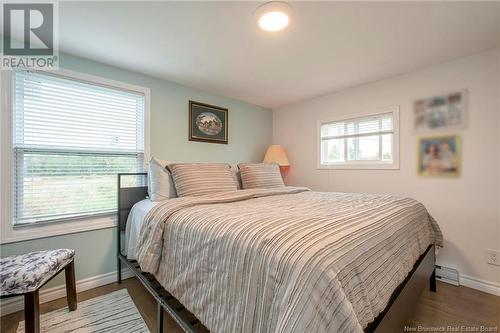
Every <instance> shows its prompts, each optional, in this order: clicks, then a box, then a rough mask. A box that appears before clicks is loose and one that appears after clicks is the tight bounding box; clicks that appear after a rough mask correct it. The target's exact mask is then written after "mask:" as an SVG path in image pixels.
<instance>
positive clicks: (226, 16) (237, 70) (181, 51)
mask: <svg viewBox="0 0 500 333" xmlns="http://www.w3.org/2000/svg"><path fill="white" fill-rule="evenodd" d="M258 4H259V3H257V2H140V1H137V2H61V3H60V8H59V12H60V48H61V50H62V51H64V52H67V53H70V54H74V55H78V56H81V57H85V58H89V59H93V60H96V61H99V62H102V63H107V64H112V65H114V66H118V67H123V68H126V69H130V70H133V71H137V72H142V73H145V74H148V75H152V76H155V77H160V78H164V79H167V80H170V81H174V82H178V83H181V84H184V85H187V86H192V87H196V88H199V89H202V90H205V91H207V92H211V93H215V94H220V95H224V96H228V97H232V98H236V99H240V100H243V101H247V102H250V103H254V104H257V105H262V106H265V107H269V108H276V107H280V106H284V105H287V104H291V103H294V102H297V101H300V100H303V99H307V98H310V97H314V96H317V95H321V94H325V93H328V92H332V91H336V90H340V89H343V88H346V87H350V86H354V85H358V84H361V83H365V82H370V81H374V80H378V79H382V78H386V77H390V76H393V75H397V74H401V73H404V72H408V71H411V70H414V69H417V68H421V67H424V66H429V65H432V64H437V63H440V62H443V61H447V60H451V59H454V58H458V57H462V56H465V55H469V54H473V53H476V52H479V51H483V50H486V49H490V48H493V47H495V46H498V45H500V2H489V3H486V2H483V3H479V2H476V3H473V2H404V3H403V2H380V3H377V2H292V7H293V12H294V17H293V19H292V25H291V26H290V27H289V28H288V29H287V30H286V31H284V32H280V33H275V34H272V33H265V32H262V31H259V30H258V29H257V28H256V26H255V21H254V11H255V9H256V7H257V6H258Z"/></svg>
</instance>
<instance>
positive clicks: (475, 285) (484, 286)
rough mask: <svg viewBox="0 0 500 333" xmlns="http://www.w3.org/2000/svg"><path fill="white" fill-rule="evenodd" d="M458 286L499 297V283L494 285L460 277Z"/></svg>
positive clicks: (484, 281)
mask: <svg viewBox="0 0 500 333" xmlns="http://www.w3.org/2000/svg"><path fill="white" fill-rule="evenodd" d="M460 285H462V286H465V287H469V288H472V289H477V290H479V291H484V292H485V293H488V294H493V295H496V296H500V283H495V282H491V281H487V280H483V279H478V278H475V277H472V276H467V275H460Z"/></svg>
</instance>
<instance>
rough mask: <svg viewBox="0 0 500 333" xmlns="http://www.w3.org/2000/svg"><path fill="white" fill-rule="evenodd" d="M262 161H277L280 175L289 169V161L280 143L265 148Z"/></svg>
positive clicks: (283, 175) (283, 174) (284, 174)
mask: <svg viewBox="0 0 500 333" xmlns="http://www.w3.org/2000/svg"><path fill="white" fill-rule="evenodd" d="M264 163H278V164H279V166H280V171H281V176H282V177H285V176H286V174H287V173H288V170H289V169H290V161H289V160H288V156H286V152H285V149H284V148H283V147H282V146H281V145H271V146H269V148H267V151H266V156H264Z"/></svg>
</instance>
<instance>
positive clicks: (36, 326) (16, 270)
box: [0, 249, 77, 333]
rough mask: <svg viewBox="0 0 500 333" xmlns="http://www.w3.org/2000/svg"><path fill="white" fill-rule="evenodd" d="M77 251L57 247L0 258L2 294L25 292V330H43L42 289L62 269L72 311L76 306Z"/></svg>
mask: <svg viewBox="0 0 500 333" xmlns="http://www.w3.org/2000/svg"><path fill="white" fill-rule="evenodd" d="M74 256H75V251H74V250H70V249H58V250H49V251H38V252H31V253H26V254H22V255H15V256H10V257H5V258H1V259H0V297H1V298H7V297H13V296H19V295H24V319H25V325H26V330H25V331H26V332H27V333H31V332H35V333H38V332H40V311H39V309H40V303H39V298H38V297H39V294H38V291H39V289H40V288H41V287H42V286H43V285H44V284H45V283H47V282H48V281H50V280H51V279H52V278H53V277H54V276H56V275H57V274H58V273H59V272H61V271H62V270H63V269H64V270H65V274H66V294H67V295H66V296H67V299H68V308H69V311H74V310H76V306H77V300H76V286H75V267H74Z"/></svg>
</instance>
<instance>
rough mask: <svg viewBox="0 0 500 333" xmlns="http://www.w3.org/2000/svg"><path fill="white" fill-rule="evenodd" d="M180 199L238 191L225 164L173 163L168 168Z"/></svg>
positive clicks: (227, 165) (229, 168) (229, 167)
mask: <svg viewBox="0 0 500 333" xmlns="http://www.w3.org/2000/svg"><path fill="white" fill-rule="evenodd" d="M168 168H169V170H170V172H171V173H172V177H173V179H174V183H175V188H176V190H177V194H178V195H179V196H180V197H186V196H201V195H206V194H210V193H217V192H227V191H236V190H237V189H238V187H237V185H236V182H235V179H234V177H233V173H232V171H231V166H230V165H229V164H225V163H175V164H171V165H169V166H168Z"/></svg>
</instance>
